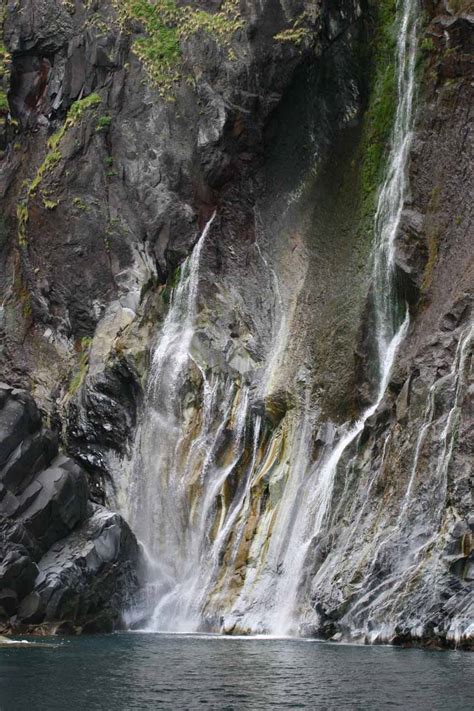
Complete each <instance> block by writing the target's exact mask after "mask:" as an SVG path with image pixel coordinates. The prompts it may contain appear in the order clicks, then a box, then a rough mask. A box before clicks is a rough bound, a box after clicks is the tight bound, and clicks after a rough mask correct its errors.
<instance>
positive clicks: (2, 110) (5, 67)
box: [0, 2, 10, 116]
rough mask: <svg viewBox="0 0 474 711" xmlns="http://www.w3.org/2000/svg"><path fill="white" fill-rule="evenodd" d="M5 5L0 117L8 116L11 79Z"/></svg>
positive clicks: (0, 20) (1, 12)
mask: <svg viewBox="0 0 474 711" xmlns="http://www.w3.org/2000/svg"><path fill="white" fill-rule="evenodd" d="M5 11H6V7H5V3H4V2H0V116H2V115H3V116H5V115H6V114H8V112H9V110H10V107H9V105H8V97H7V90H8V87H7V85H8V83H9V77H10V53H9V52H8V50H7V48H6V47H5V43H4V41H3V24H4V22H5Z"/></svg>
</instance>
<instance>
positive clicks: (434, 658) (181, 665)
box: [0, 634, 474, 711]
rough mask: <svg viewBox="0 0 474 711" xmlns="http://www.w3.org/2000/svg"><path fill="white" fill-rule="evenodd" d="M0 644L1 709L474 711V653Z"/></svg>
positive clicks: (171, 643)
mask: <svg viewBox="0 0 474 711" xmlns="http://www.w3.org/2000/svg"><path fill="white" fill-rule="evenodd" d="M52 644H53V645H54V646H52V647H48V648H36V649H35V648H34V646H26V645H25V648H22V649H16V648H15V649H5V648H2V649H0V685H1V686H0V688H1V690H0V709H1V711H57V710H61V711H63V710H64V711H89V710H91V711H95V710H98V709H100V710H103V711H132V710H135V709H137V710H138V709H139V710H140V711H141V710H142V709H170V710H173V711H175V710H176V709H223V710H224V709H227V710H229V711H230V710H231V709H232V710H233V709H251V710H252V711H254V710H258V709H300V708H302V709H321V710H323V709H361V711H367V710H368V709H390V708H401V709H413V710H415V709H416V710H417V711H418V710H420V709H430V710H436V709H440V710H441V709H442V710H443V711H455V710H456V711H457V710H459V711H461V710H462V711H467V709H472V708H474V706H473V704H474V656H473V655H471V654H469V653H462V652H429V651H422V650H415V649H396V648H390V647H357V646H339V645H331V644H323V643H318V642H309V641H293V640H275V639H274V640H271V639H266V640H264V639H235V638H234V639H229V638H222V637H199V636H194V637H192V636H173V635H154V634H120V635H110V636H99V637H79V638H73V639H67V640H60V641H58V640H57V639H55V640H52Z"/></svg>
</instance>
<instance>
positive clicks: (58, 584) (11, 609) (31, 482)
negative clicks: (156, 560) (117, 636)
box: [0, 384, 141, 632]
mask: <svg viewBox="0 0 474 711" xmlns="http://www.w3.org/2000/svg"><path fill="white" fill-rule="evenodd" d="M0 392H1V394H2V402H1V408H0V421H1V423H2V424H1V437H0V452H1V456H2V461H3V468H2V470H1V482H2V483H1V490H0V560H1V563H0V606H1V607H0V615H1V621H0V624H1V625H2V627H3V628H4V629H5V630H12V629H17V630H20V629H21V630H27V631H30V630H31V631H35V629H36V627H37V626H38V625H43V629H45V630H46V629H49V630H53V631H54V629H55V628H56V627H57V626H58V625H61V624H63V623H64V624H65V623H67V624H66V626H63V627H62V628H61V629H63V631H71V632H74V631H81V630H84V631H90V632H99V631H111V630H112V629H114V628H115V627H116V626H117V625H120V624H121V613H122V611H123V610H124V608H125V607H126V606H127V604H130V601H131V600H132V598H133V594H134V593H135V591H136V589H137V587H138V584H139V568H140V555H141V554H140V551H139V548H138V544H137V541H136V539H135V537H134V535H133V533H132V532H131V531H130V529H129V527H128V526H127V524H126V523H125V521H124V520H123V519H122V518H121V517H120V516H119V515H118V514H115V513H112V512H110V511H107V510H106V509H104V508H103V507H101V506H98V505H96V504H92V503H91V501H90V500H89V485H88V481H87V476H86V473H85V472H84V470H83V469H81V467H80V466H79V465H77V464H76V463H75V462H74V461H73V460H72V459H70V458H69V457H67V456H64V455H61V454H59V453H58V441H57V436H55V435H54V434H53V433H52V432H51V431H49V430H47V429H45V428H44V427H43V426H42V422H41V415H40V412H39V410H38V409H37V407H36V404H35V402H34V400H33V398H32V397H31V396H30V395H29V394H28V393H27V392H26V391H24V390H18V389H15V388H11V387H8V386H7V385H5V384H2V385H0Z"/></svg>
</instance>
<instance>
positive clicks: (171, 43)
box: [113, 0, 242, 98]
mask: <svg viewBox="0 0 474 711" xmlns="http://www.w3.org/2000/svg"><path fill="white" fill-rule="evenodd" d="M113 4H114V6H115V9H116V11H117V14H118V18H119V23H120V25H121V27H122V29H124V30H127V29H129V28H130V26H131V23H132V22H137V21H138V22H139V23H140V24H141V25H142V28H143V33H144V36H142V37H139V38H137V39H135V41H134V42H133V45H132V48H133V51H134V52H135V54H136V55H137V57H138V58H139V59H140V61H141V62H142V63H143V65H144V67H145V68H146V70H147V73H148V75H149V77H150V79H151V80H152V82H153V84H154V85H155V86H156V87H157V88H158V90H159V92H160V93H161V94H162V95H163V96H166V97H167V98H171V89H172V87H173V85H174V84H175V83H176V82H178V81H179V80H180V79H181V77H182V64H183V61H182V51H181V42H182V41H183V40H186V39H189V37H191V36H192V35H194V34H196V33H198V32H206V33H207V34H208V35H210V36H211V37H213V38H214V39H215V41H216V42H218V43H219V44H220V45H222V46H224V47H227V48H229V45H230V40H231V38H232V36H233V34H234V33H235V32H236V30H237V29H239V28H240V27H242V20H241V18H240V14H239V10H238V0H224V3H223V4H222V6H221V9H220V10H219V11H218V12H214V13H211V12H207V11H205V10H201V9H197V8H192V7H191V6H189V5H184V6H178V5H177V4H176V2H175V1H174V0H156V1H155V2H150V1H149V0H113Z"/></svg>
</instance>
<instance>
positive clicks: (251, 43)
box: [0, 0, 474, 646]
mask: <svg viewBox="0 0 474 711" xmlns="http://www.w3.org/2000/svg"><path fill="white" fill-rule="evenodd" d="M417 12H418V17H419V20H418V52H417V74H416V86H417V91H416V101H415V106H416V115H415V116H414V136H413V139H412V142H411V150H410V155H409V159H408V164H407V167H406V168H407V175H408V186H409V189H408V190H407V193H406V197H405V204H404V206H403V212H402V214H401V217H400V221H399V227H398V230H397V234H396V241H395V267H396V300H397V304H396V306H397V308H400V309H401V308H402V307H403V305H404V304H405V303H407V304H408V309H409V325H408V330H407V333H406V336H405V338H404V340H403V343H402V346H401V347H400V349H399V351H398V353H397V356H396V359H395V363H394V366H393V368H392V372H391V377H390V381H389V383H388V387H387V389H386V393H385V396H384V398H383V399H382V401H381V402H380V404H379V406H378V408H377V409H376V411H375V412H374V414H373V415H372V416H371V417H370V418H369V419H368V420H367V421H366V422H365V425H364V427H363V429H362V431H361V433H360V435H359V436H358V437H357V439H355V440H354V442H353V443H351V444H350V446H349V447H348V449H347V450H345V451H344V452H343V453H342V456H341V460H340V462H339V463H338V466H337V469H336V470H335V474H334V479H333V481H332V488H330V489H328V488H326V489H325V490H324V492H323V494H324V496H323V494H321V497H320V498H324V497H326V498H327V501H326V502H325V508H324V511H323V513H322V514H321V515H323V514H324V516H323V519H322V521H321V525H320V526H318V530H317V535H315V537H314V540H311V542H310V544H309V545H308V551H307V554H306V555H305V559H304V561H302V563H301V570H300V571H299V572H300V574H301V579H298V581H297V586H296V587H295V590H294V595H295V600H294V610H293V613H294V614H296V616H297V617H298V625H297V629H295V630H292V631H295V632H298V633H305V634H317V635H323V636H326V637H332V638H334V639H340V638H342V637H351V636H352V637H353V638H354V637H355V638H357V639H363V640H367V641H386V640H389V641H392V642H396V643H410V642H419V641H421V642H423V643H429V644H440V645H444V644H448V645H453V644H461V645H464V646H469V645H470V644H472V624H473V611H472V602H471V601H472V584H473V573H472V553H471V548H472V546H471V541H472V535H473V525H474V524H473V519H472V514H471V513H470V511H471V509H470V500H469V499H470V493H471V489H470V487H471V486H472V482H471V480H470V477H471V476H472V451H473V446H474V441H472V419H473V413H472V343H473V332H472V322H473V313H472V299H473V284H474V274H473V262H472V204H473V201H472V197H473V195H472V193H473V183H472V134H471V132H470V131H471V129H470V125H471V119H472V117H471V116H470V110H471V109H470V105H471V103H470V102H471V98H472V96H471V92H472V86H471V79H470V70H471V68H472V64H471V62H472V36H473V34H472V28H473V22H474V16H473V14H472V7H471V5H470V3H469V2H447V1H446V2H432V1H431V0H425V1H424V2H420V4H419V6H417ZM1 19H2V23H3V44H2V49H1V55H0V61H1V76H0V80H1V82H2V86H1V87H0V112H1V121H2V123H1V126H0V132H1V134H0V140H1V149H2V173H1V177H0V192H1V197H2V217H1V222H0V263H1V269H0V292H1V304H2V305H1V306H0V378H1V379H2V380H4V381H5V382H7V383H8V386H2V387H3V389H2V390H0V405H1V408H2V409H1V410H0V423H1V428H2V429H1V434H0V437H1V439H0V447H1V449H0V478H1V486H2V489H1V492H2V493H0V496H1V501H0V513H1V514H2V516H3V519H2V524H1V525H2V534H3V537H2V548H3V551H4V554H3V563H2V566H3V567H2V574H1V575H2V578H1V591H0V595H1V606H2V609H3V615H4V619H5V624H8V625H12V624H13V625H15V624H16V625H18V624H27V625H32V626H37V627H38V628H39V629H40V628H42V627H43V628H44V626H45V625H53V624H54V625H58V624H60V625H62V627H60V629H68V628H70V629H83V630H85V631H87V630H90V631H94V630H96V629H97V630H102V629H112V628H113V627H114V626H116V625H118V624H121V622H120V617H121V615H120V613H121V612H122V611H123V610H125V609H128V610H129V612H128V617H127V619H129V621H130V620H132V623H133V621H134V620H135V621H136V620H141V619H142V618H144V617H148V618H149V617H150V614H151V613H150V611H149V610H148V609H147V604H148V603H146V604H145V603H143V604H142V605H138V606H137V602H136V600H137V590H138V588H139V587H140V585H142V583H143V580H142V577H141V576H142V573H143V570H142V568H143V565H142V561H141V555H140V551H139V547H138V544H137V541H136V538H135V535H136V536H138V537H139V538H140V539H141V540H142V541H144V542H145V543H146V544H147V547H148V551H149V553H150V554H151V555H152V557H154V556H156V557H157V565H158V567H159V566H160V565H162V566H163V567H165V568H166V576H165V577H166V584H165V583H163V581H162V579H161V578H160V580H158V583H157V582H156V581H155V579H154V577H153V573H150V572H149V576H148V577H149V579H150V580H151V590H150V585H149V586H148V588H147V589H146V594H145V593H143V598H144V599H147V600H148V599H149V597H150V595H152V596H154V601H155V602H154V604H158V605H159V600H160V599H163V598H164V597H166V595H168V594H169V593H170V591H171V598H173V595H174V593H173V590H182V589H183V588H185V587H186V586H188V587H189V589H190V590H192V586H189V581H190V580H191V578H190V577H189V575H188V572H189V570H191V568H193V566H196V556H198V560H199V566H200V567H201V568H202V571H205V575H204V572H202V575H203V577H202V578H200V579H199V580H200V583H199V585H198V583H197V582H196V581H197V578H192V579H193V580H194V581H195V582H196V585H198V588H199V590H201V589H202V590H205V598H204V599H199V605H197V607H199V615H198V618H199V621H198V622H197V623H196V624H197V625H198V626H199V627H200V628H202V627H208V628H211V629H213V630H216V629H218V630H223V631H226V632H232V631H251V630H253V631H255V630H257V631H268V629H269V625H270V623H268V620H267V618H266V617H265V614H260V613H259V605H260V606H262V607H264V606H265V605H267V607H268V609H270V608H271V607H272V605H276V603H275V601H274V600H272V599H271V598H272V588H271V581H272V580H273V581H277V580H278V579H279V578H281V577H283V576H284V575H285V570H284V563H283V561H284V560H286V559H285V555H286V553H285V551H284V547H285V540H286V539H285V540H283V538H284V537H283V534H282V540H281V550H280V551H279V553H278V555H275V560H274V561H272V560H270V558H265V555H266V554H265V551H266V550H268V548H269V547H270V548H271V545H270V544H271V539H272V531H273V535H274V538H275V536H276V535H279V534H278V531H280V529H279V528H278V525H279V524H278V523H276V522H278V520H279V519H278V516H280V517H281V512H282V511H284V510H285V506H287V508H288V516H287V519H288V520H287V522H286V523H285V526H286V528H285V531H290V529H292V530H294V520H297V519H298V516H300V517H301V516H303V511H304V506H303V502H304V500H305V498H307V492H306V493H305V489H304V485H303V484H302V485H301V487H300V488H299V489H298V491H296V490H295V492H294V493H293V494H292V493H291V489H292V486H296V485H295V484H294V483H293V484H292V482H296V481H300V479H298V477H300V474H299V473H298V471H299V470H298V467H299V468H300V469H301V472H303V471H308V472H310V471H313V470H314V471H316V472H317V471H319V469H323V468H324V464H325V462H326V461H327V460H328V458H330V456H331V454H330V453H331V452H332V451H333V450H334V447H337V443H338V442H340V441H341V440H342V439H343V437H344V432H345V431H346V429H345V428H347V426H348V423H353V422H354V421H356V420H357V418H358V417H360V415H361V413H362V412H363V411H364V409H365V408H367V406H368V405H370V403H372V402H374V400H375V391H376V381H377V373H376V370H377V368H376V366H375V365H374V362H375V355H374V353H375V340H374V293H373V280H372V273H373V271H372V255H373V248H374V244H373V222H374V215H375V210H376V201H377V195H378V192H379V189H380V185H381V184H382V181H383V178H384V174H385V167H386V160H387V155H388V151H389V149H390V136H391V130H392V125H393V119H394V115H395V108H396V101H397V87H396V81H395V55H396V51H397V48H396V36H397V32H398V29H399V28H397V27H396V26H395V27H394V25H393V23H394V21H395V20H396V14H395V3H394V2H392V0H383V2H380V3H372V2H365V1H361V2H358V1H357V0H338V1H337V2H327V1H326V0H311V1H310V2H302V1H300V0H289V1H286V2H279V1H278V0H264V2H259V3H256V2H253V0H242V1H241V2H240V3H238V2H235V1H234V0H224V2H215V1H214V0H206V1H205V0H203V2H196V3H195V2H192V3H180V2H177V3H174V2H169V3H164V2H161V0H159V1H158V2H157V3H152V2H148V0H139V1H137V2H129V1H128V0H124V2H115V0H103V1H101V2H98V1H94V0H92V1H91V2H85V1H84V2H83V1H82V0H64V1H61V0H39V1H38V0H35V1H33V0H15V1H14V0H9V1H8V2H5V3H3V5H2V17H1ZM212 216H214V217H213V219H212V221H211V217H212ZM206 225H208V228H207V230H206V231H205V239H204V240H200V241H199V242H198V240H199V237H200V235H202V232H203V230H204V227H205V226H206ZM196 244H198V245H199V261H197V260H196V258H195V255H196V252H197V250H198V248H197V247H196V246H195V245H196ZM193 249H194V251H193ZM191 253H192V254H193V259H195V263H194V265H195V267H196V273H197V277H196V278H197V282H196V285H195V293H194V291H193V283H194V282H193V274H190V273H189V272H190V269H191V267H192V266H193V265H192V264H191V265H190V260H189V255H190V254H191ZM186 258H188V260H187V261H185V260H186ZM180 290H181V292H180ZM180 293H181V297H182V304H181V307H182V308H181V307H180V303H179V298H180V296H179V294H180ZM193 299H194V301H193ZM180 308H181V311H180ZM173 309H174V312H173ZM194 311H195V313H194ZM191 312H193V313H192V319H191V316H190V314H191ZM170 313H171V314H172V316H173V313H174V316H173V318H174V319H175V323H174V325H173V324H171V321H170ZM179 323H181V326H182V328H181V329H178V330H177V331H172V328H171V327H172V326H173V328H175V326H176V324H178V325H179ZM170 324H171V325H170ZM166 329H168V330H166ZM186 329H187V330H186ZM188 336H189V343H188V342H187V340H186V339H188ZM167 338H168V340H166V339H167ZM173 339H174V340H173ZM160 343H161V344H168V346H167V348H168V350H166V352H165V350H164V348H165V346H164V345H163V346H162V352H161V351H160ZM170 344H171V345H170ZM183 344H184V345H183ZM184 349H186V354H187V355H186V363H184V360H182V359H183V355H182V354H183V352H184ZM180 358H181V360H180ZM157 363H158V364H159V365H160V368H158V367H157ZM158 371H159V372H158ZM150 373H151V375H150ZM178 376H179V377H178ZM172 386H173V387H172ZM175 386H176V387H175ZM25 391H28V392H29V393H31V395H32V396H33V397H34V398H35V400H36V402H37V404H38V406H39V408H40V410H41V412H42V416H40V414H39V413H38V410H37V408H36V406H35V404H34V402H33V400H32V399H31V396H30V395H28V394H27V392H25ZM2 393H3V394H2ZM160 417H161V418H162V419H161V420H160V419H159V418H160ZM163 418H165V420H166V426H163V425H162V424H160V422H162V421H163ZM42 421H43V422H47V424H48V427H47V428H46V427H45V426H43V425H42V424H41V422H42ZM176 432H178V433H179V434H176ZM170 452H172V455H171V454H170ZM318 467H319V469H318ZM301 476H303V475H302V474H301ZM212 477H214V479H212ZM211 479H212V486H207V482H209V481H211ZM181 480H182V481H184V482H186V491H185V493H184V494H183V492H182V490H181V489H180V488H179V486H178V483H179V482H180V481H181ZM307 480H308V481H309V484H307V485H309V486H313V489H314V482H313V480H312V479H311V477H308V479H307ZM301 481H304V477H303V479H301ZM315 481H316V490H318V489H317V487H318V486H320V483H318V480H317V479H316V480H315ZM312 482H313V483H312ZM318 491H319V490H318ZM291 496H294V501H295V502H296V507H295V508H294V509H293V508H291V507H289V504H288V501H289V498H290V497H291ZM180 497H182V498H180ZM171 500H173V501H175V502H178V503H176V511H175V515H176V518H175V519H174V520H173V525H171V524H170V526H169V527H168V528H167V525H168V524H167V523H166V521H167V520H168V518H171V514H170V505H169V502H170V501H171ZM318 505H319V504H318ZM105 507H107V508H105ZM290 508H291V511H290ZM319 510H320V509H318V511H319ZM321 510H322V509H321ZM115 512H117V513H115ZM173 515H174V514H173ZM305 515H306V514H305ZM307 515H308V518H309V520H316V518H317V513H316V512H314V511H313V512H311V511H308V512H307ZM122 516H124V517H125V518H126V519H127V521H128V523H129V524H130V526H131V529H132V530H130V528H129V526H128V524H127V523H125V520H124V519H123V518H122ZM311 517H312V518H311ZM198 519H199V521H198ZM290 519H291V521H292V523H291V525H290ZM177 522H178V523H177ZM275 527H276V528H275ZM282 530H283V529H282ZM132 531H133V533H132ZM275 531H277V533H275ZM288 535H289V539H288V540H292V539H291V535H290V534H288ZM210 542H211V543H210ZM210 550H212V551H214V552H215V555H216V563H215V565H214V564H213V565H212V566H211V567H210V568H209V569H208V568H207V567H206V566H207V563H206V560H207V559H209V555H208V554H209V551H210ZM175 568H178V569H179V570H178V571H177V570H175ZM188 569H189V570H188ZM193 575H194V573H193ZM206 576H207V577H206ZM204 577H205V584H204V583H203V584H202V585H201V583H202V582H203V580H204ZM170 581H174V582H170ZM262 581H263V582H262ZM149 582H150V581H149ZM173 586H174V587H173ZM259 589H262V590H263V591H264V592H262V593H261V594H260V593H259V594H258V595H257V593H256V592H255V591H256V590H259ZM142 591H143V586H142ZM194 593H195V597H199V595H198V594H197V593H196V591H195V590H194ZM259 595H260V597H259ZM194 604H195V601H193V605H194ZM180 605H181V602H180V603H179V604H178V606H177V607H173V609H172V610H171V608H169V609H168V608H166V609H165V611H164V614H165V616H166V615H167V616H169V617H170V618H171V617H172V616H173V615H174V614H177V612H176V611H177V610H178V611H179V610H181V611H182V609H183V608H182V606H180ZM191 606H192V605H191ZM197 607H196V609H197ZM130 608H132V609H133V610H134V612H133V613H130ZM137 610H139V611H137ZM275 615H276V616H277V617H278V616H281V610H280V608H279V607H278V605H276V609H275ZM155 616H156V615H155ZM7 620H8V623H7ZM193 624H195V622H194V618H193ZM272 624H273V623H272ZM270 626H271V625H270Z"/></svg>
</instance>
